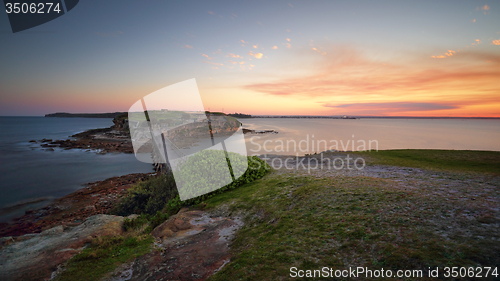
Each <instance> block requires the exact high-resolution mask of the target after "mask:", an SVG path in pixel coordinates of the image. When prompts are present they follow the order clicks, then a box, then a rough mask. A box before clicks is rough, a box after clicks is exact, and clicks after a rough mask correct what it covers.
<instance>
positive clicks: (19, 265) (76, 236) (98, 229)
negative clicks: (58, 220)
mask: <svg viewBox="0 0 500 281" xmlns="http://www.w3.org/2000/svg"><path fill="white" fill-rule="evenodd" d="M123 220H124V218H123V217H120V216H111V215H102V214H101V215H95V216H92V217H89V218H88V219H86V220H85V221H84V222H83V223H82V224H80V225H78V226H76V227H67V226H62V225H60V226H56V227H53V228H51V229H48V230H45V231H43V232H41V233H38V234H27V235H23V236H19V237H12V238H11V240H9V243H6V244H4V246H3V247H2V248H1V249H0V280H45V279H49V278H50V277H51V274H52V272H53V271H54V270H56V269H57V266H58V265H60V264H62V263H64V262H65V261H66V260H68V259H69V258H71V257H72V256H74V255H75V254H77V253H78V252H80V251H81V250H82V249H83V246H84V245H85V244H86V243H88V242H90V241H91V239H92V238H95V237H99V236H116V235H120V234H122V231H123Z"/></svg>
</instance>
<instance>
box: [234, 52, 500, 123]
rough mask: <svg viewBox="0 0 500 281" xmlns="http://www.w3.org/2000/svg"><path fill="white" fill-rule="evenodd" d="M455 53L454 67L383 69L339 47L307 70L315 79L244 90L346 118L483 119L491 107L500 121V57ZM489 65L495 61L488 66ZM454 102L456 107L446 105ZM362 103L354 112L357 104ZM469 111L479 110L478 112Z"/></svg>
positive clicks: (424, 64) (418, 62)
mask: <svg viewBox="0 0 500 281" xmlns="http://www.w3.org/2000/svg"><path fill="white" fill-rule="evenodd" d="M449 53H450V52H449ZM452 54H453V56H454V57H455V60H454V64H453V65H449V64H437V65H436V64H435V63H429V61H426V60H422V59H421V58H417V59H415V61H405V62H404V63H401V64H391V63H385V65H383V64H382V63H381V62H380V61H376V60H371V59H368V58H366V57H365V56H363V54H361V53H360V52H357V51H356V50H353V49H352V48H347V47H345V48H344V47H338V46H337V47H336V49H335V51H332V52H329V54H328V55H326V56H325V57H322V59H318V60H317V61H316V62H315V63H313V64H311V65H309V66H308V67H309V69H304V71H305V73H312V74H309V75H302V76H297V77H295V76H294V77H286V76H285V77H286V78H282V79H277V80H274V81H272V80H271V81H266V82H261V83H252V84H248V85H245V86H244V88H245V89H246V90H252V91H255V92H259V93H264V94H267V95H271V96H276V97H286V100H287V101H289V102H291V101H292V100H308V101H314V100H317V101H318V102H319V103H322V104H324V106H327V107H332V110H335V108H333V107H338V109H339V110H340V109H342V110H343V112H345V114H349V112H354V111H355V112H360V110H361V111H363V112H364V114H365V113H366V112H368V111H369V110H370V109H374V108H375V109H377V110H379V109H382V111H384V110H386V112H385V114H384V115H391V114H392V115H394V114H396V113H397V114H400V113H401V112H409V114H411V115H414V116H418V115H426V114H428V113H426V112H428V111H432V112H433V115H434V113H435V114H437V115H436V116H438V115H442V116H446V115H453V114H455V116H457V114H459V113H457V112H468V113H467V114H469V115H470V114H476V116H481V115H483V116H484V114H485V112H482V111H480V108H488V109H489V110H490V111H488V112H489V113H488V114H491V115H492V116H493V115H494V116H500V103H499V101H498V93H499V92H500V84H498V82H497V80H498V75H499V73H500V55H495V54H491V53H481V52H467V51H462V52H460V53H452ZM443 57H445V56H443ZM488 60H490V61H491V62H490V63H486V61H488ZM297 63H298V62H297ZM282 77H283V75H282ZM450 100H451V101H453V103H448V101H450ZM358 103H359V104H360V105H359V106H358V108H357V109H356V106H355V105H354V104H358ZM376 104H378V105H376ZM495 104H496V108H495ZM339 106H343V107H339ZM377 106H378V107H377ZM362 108H365V109H364V110H362ZM467 108H469V109H467ZM470 108H476V109H474V110H476V111H475V113H474V111H473V109H470ZM355 109H356V110H355ZM466 109H467V110H469V111H466ZM391 110H392V111H391ZM335 112H340V111H335ZM419 112H421V113H419ZM366 114H368V113H366ZM377 114H381V111H379V112H378V113H377ZM462 116H463V114H462Z"/></svg>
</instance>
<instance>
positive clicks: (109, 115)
mask: <svg viewBox="0 0 500 281" xmlns="http://www.w3.org/2000/svg"><path fill="white" fill-rule="evenodd" d="M123 114H127V112H113V113H67V112H57V113H50V114H45V117H65V118H67V117H79V118H115V117H118V116H120V115H123Z"/></svg>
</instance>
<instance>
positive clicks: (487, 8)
mask: <svg viewBox="0 0 500 281" xmlns="http://www.w3.org/2000/svg"><path fill="white" fill-rule="evenodd" d="M489 9H490V6H488V5H484V6H482V7H481V10H484V11H488V10H489Z"/></svg>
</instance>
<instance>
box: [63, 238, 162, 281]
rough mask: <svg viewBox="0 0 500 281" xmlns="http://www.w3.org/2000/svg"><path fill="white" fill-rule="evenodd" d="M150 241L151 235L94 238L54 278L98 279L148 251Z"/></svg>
mask: <svg viewBox="0 0 500 281" xmlns="http://www.w3.org/2000/svg"><path fill="white" fill-rule="evenodd" d="M152 242H153V239H152V237H151V236H139V237H99V238H96V239H94V240H93V241H92V243H91V245H90V246H89V247H88V248H86V249H84V250H83V251H82V252H81V253H79V254H77V255H76V256H74V257H73V258H72V259H71V260H70V261H69V262H68V264H67V265H66V270H65V271H63V273H62V274H61V275H60V276H58V278H57V279H56V280H58V281H64V280H99V279H101V278H102V277H104V276H105V275H106V274H107V273H109V272H111V271H112V270H113V269H115V268H116V267H117V266H119V265H120V264H122V263H125V262H128V261H131V260H133V259H134V258H136V257H139V256H142V255H144V254H147V253H149V252H150V251H151V243H152Z"/></svg>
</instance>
